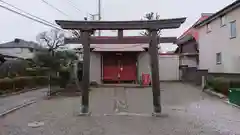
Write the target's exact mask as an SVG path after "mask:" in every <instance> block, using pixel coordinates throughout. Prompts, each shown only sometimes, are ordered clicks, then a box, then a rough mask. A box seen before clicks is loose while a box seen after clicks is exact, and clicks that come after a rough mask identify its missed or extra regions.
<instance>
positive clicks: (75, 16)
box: [0, 0, 234, 49]
mask: <svg viewBox="0 0 240 135" xmlns="http://www.w3.org/2000/svg"><path fill="white" fill-rule="evenodd" d="M4 1H6V2H8V3H11V4H13V5H15V6H17V7H18V8H21V9H23V10H25V11H27V12H29V13H31V14H34V15H36V16H38V17H41V18H44V19H45V20H48V21H50V22H53V23H55V22H54V20H56V19H71V20H83V18H84V16H87V15H88V14H89V13H91V14H96V13H97V5H98V3H97V2H98V0H46V1H47V2H49V3H51V4H52V5H54V6H55V7H57V8H59V9H60V10H62V11H63V12H64V13H65V14H67V16H66V15H64V14H61V13H60V12H58V11H56V10H55V9H53V8H51V7H50V6H48V5H46V4H45V3H43V2H42V0H4ZM233 1H234V0H201V1H199V0H102V19H103V20H138V19H141V18H142V16H144V14H146V13H148V12H157V13H159V14H160V16H161V18H176V17H187V21H186V22H185V23H184V24H183V25H182V26H181V28H179V29H175V30H166V31H164V32H163V36H180V35H181V33H183V32H184V31H185V30H186V29H187V28H188V27H190V26H191V25H192V24H193V23H194V22H195V21H196V20H197V19H198V18H199V17H200V15H201V13H214V12H216V11H218V10H220V9H221V8H223V7H225V6H226V5H228V4H230V3H232V2H233ZM0 4H1V5H5V4H3V3H1V2H0ZM73 5H74V6H76V7H78V9H80V10H81V12H80V11H78V10H76V9H75V8H74V7H73ZM0 17H1V25H0V31H1V32H0V43H3V42H6V41H11V40H13V39H14V38H22V39H25V40H34V41H35V40H36V35H37V34H38V33H39V32H42V31H46V30H49V29H50V27H48V26H44V25H42V24H39V23H37V22H34V21H31V20H28V19H25V18H23V17H21V16H19V15H16V14H14V13H11V12H9V11H7V10H5V9H2V8H0ZM115 34H116V33H113V32H105V33H104V35H115ZM124 34H125V35H136V34H138V33H137V32H132V31H129V32H125V33H124ZM164 48H165V49H169V48H170V49H171V47H169V48H168V46H164Z"/></svg>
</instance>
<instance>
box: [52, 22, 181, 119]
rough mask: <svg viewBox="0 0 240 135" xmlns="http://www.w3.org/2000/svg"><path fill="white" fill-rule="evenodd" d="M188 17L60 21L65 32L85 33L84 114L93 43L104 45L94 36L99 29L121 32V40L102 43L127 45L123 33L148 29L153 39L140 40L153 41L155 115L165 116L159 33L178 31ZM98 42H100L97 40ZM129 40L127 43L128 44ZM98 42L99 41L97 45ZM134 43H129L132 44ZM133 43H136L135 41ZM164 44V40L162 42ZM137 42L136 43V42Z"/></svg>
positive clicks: (152, 70)
mask: <svg viewBox="0 0 240 135" xmlns="http://www.w3.org/2000/svg"><path fill="white" fill-rule="evenodd" d="M185 20H186V18H174V19H162V20H151V21H66V20H56V23H57V24H58V25H60V26H61V27H62V28H63V29H72V30H80V31H81V39H79V41H77V42H78V43H79V42H81V43H82V45H83V53H84V56H83V71H84V73H83V93H82V109H81V112H82V113H83V114H88V113H89V81H90V80H89V76H90V71H89V69H90V44H91V43H100V41H99V40H98V39H96V38H95V39H94V38H91V33H92V32H93V31H95V30H118V37H117V38H116V37H114V38H112V40H109V39H106V40H104V39H102V40H101V42H102V43H105V42H109V43H110V41H111V42H112V43H115V42H118V44H119V43H121V42H122V43H124V42H126V41H127V38H126V37H123V30H141V29H144V30H148V31H149V32H150V34H149V37H146V36H143V37H140V39H141V40H143V41H144V42H149V54H150V59H151V72H152V93H153V106H154V113H161V110H162V109H161V103H160V82H159V67H158V66H159V65H158V64H159V63H158V62H159V61H158V47H157V45H158V44H159V40H161V38H160V39H159V38H158V35H157V32H158V30H159V29H174V28H179V27H180V26H181V24H182V23H184V22H185ZM97 40H98V41H97ZM124 40H125V41H124ZM96 41H97V42H96ZM129 42H130V41H128V43H129ZM131 42H134V41H132V40H131ZM160 42H161V41H160ZM134 43H136V42H134Z"/></svg>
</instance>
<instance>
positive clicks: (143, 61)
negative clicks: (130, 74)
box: [137, 52, 151, 80]
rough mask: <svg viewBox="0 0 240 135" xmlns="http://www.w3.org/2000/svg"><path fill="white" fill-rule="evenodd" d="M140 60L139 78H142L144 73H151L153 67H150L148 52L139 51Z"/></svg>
mask: <svg viewBox="0 0 240 135" xmlns="http://www.w3.org/2000/svg"><path fill="white" fill-rule="evenodd" d="M137 61H138V65H137V68H138V79H139V80H140V79H141V78H140V77H141V76H142V73H144V74H151V68H150V56H149V54H148V52H141V53H139V55H138V57H137Z"/></svg>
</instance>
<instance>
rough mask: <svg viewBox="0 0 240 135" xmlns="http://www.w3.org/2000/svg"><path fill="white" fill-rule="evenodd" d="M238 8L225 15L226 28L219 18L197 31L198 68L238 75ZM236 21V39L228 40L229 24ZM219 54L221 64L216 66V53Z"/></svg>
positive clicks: (239, 48) (239, 43) (239, 68)
mask: <svg viewBox="0 0 240 135" xmlns="http://www.w3.org/2000/svg"><path fill="white" fill-rule="evenodd" d="M239 14H240V8H238V9H236V10H234V11H232V12H230V13H228V14H226V15H225V16H226V26H223V27H221V25H220V23H221V21H220V18H218V19H216V20H214V21H213V22H211V23H210V26H211V32H209V33H207V32H206V30H207V28H206V25H205V26H203V27H201V28H200V29H199V51H200V53H199V68H200V69H208V70H209V72H221V73H240V53H239V50H240V15H239ZM234 20H236V26H237V37H236V38H233V39H230V22H231V21H234ZM219 52H221V55H222V64H219V65H218V64H216V53H219Z"/></svg>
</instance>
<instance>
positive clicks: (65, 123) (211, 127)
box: [0, 83, 240, 135]
mask: <svg viewBox="0 0 240 135" xmlns="http://www.w3.org/2000/svg"><path fill="white" fill-rule="evenodd" d="M161 89H162V90H163V91H161V94H162V104H163V113H165V114H168V117H150V116H147V115H141V116H137V115H135V116H117V115H115V114H117V112H129V113H137V114H151V112H152V94H151V89H150V88H144V89H143V88H127V89H124V88H96V89H93V90H92V92H91V94H90V95H91V97H90V110H91V111H92V116H89V117H82V116H78V115H77V114H78V112H79V110H80V102H81V100H80V98H78V97H71V98H63V97H60V98H56V99H51V100H42V101H39V102H37V103H36V104H32V105H30V106H28V107H26V108H23V109H20V110H18V111H17V112H15V113H12V114H10V115H7V116H6V117H4V118H3V119H0V120H1V121H0V124H1V125H0V133H1V134H2V135H79V134H80V135H146V134H151V135H160V134H161V135H231V134H240V128H239V126H240V110H239V109H237V108H234V107H232V106H229V105H227V104H225V103H223V102H222V101H220V100H219V99H218V98H215V97H211V96H209V95H207V94H205V93H202V91H201V90H199V89H197V88H195V87H193V86H190V85H187V84H181V83H161ZM104 114H112V115H109V116H106V115H104ZM34 121H40V122H44V125H42V126H40V127H38V128H32V127H28V123H31V122H34Z"/></svg>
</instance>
